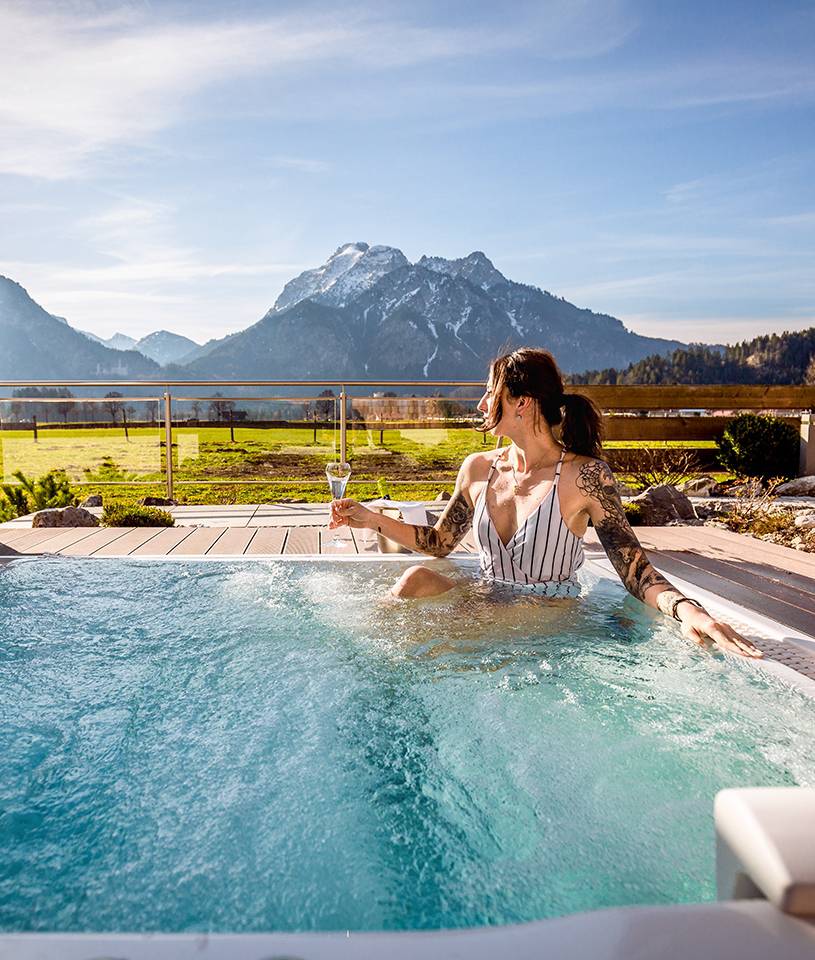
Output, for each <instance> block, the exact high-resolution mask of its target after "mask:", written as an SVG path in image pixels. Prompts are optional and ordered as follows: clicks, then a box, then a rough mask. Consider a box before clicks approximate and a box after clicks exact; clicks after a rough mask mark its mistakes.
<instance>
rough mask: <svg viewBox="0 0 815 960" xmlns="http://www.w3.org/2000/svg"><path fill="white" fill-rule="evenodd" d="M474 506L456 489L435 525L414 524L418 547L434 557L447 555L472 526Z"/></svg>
mask: <svg viewBox="0 0 815 960" xmlns="http://www.w3.org/2000/svg"><path fill="white" fill-rule="evenodd" d="M472 522H473V508H472V507H471V506H470V505H469V503H467V498H466V497H465V496H464V494H463V493H461V491H460V490H456V491H455V493H454V494H453V496H452V497H451V498H450V500H449V501H448V502H447V506H446V507H445V510H444V513H443V514H442V515H441V517H439V519H438V522H437V523H436V525H435V526H434V527H430V526H426V527H425V526H414V528H413V529H414V530H415V535H416V549H417V550H421V551H422V553H429V554H430V555H431V556H434V557H446V556H447V554H448V553H450V551H451V550H453V549H454V548H455V547H456V546H457V544H458V543H460V542H461V540H462V539H463V538H464V535H465V534H466V533H467V531H468V530H469V529H470V527H471V526H472Z"/></svg>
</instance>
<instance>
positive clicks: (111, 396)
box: [104, 390, 122, 427]
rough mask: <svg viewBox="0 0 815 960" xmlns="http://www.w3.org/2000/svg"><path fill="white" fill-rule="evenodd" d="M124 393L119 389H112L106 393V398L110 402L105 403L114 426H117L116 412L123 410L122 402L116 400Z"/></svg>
mask: <svg viewBox="0 0 815 960" xmlns="http://www.w3.org/2000/svg"><path fill="white" fill-rule="evenodd" d="M121 396H122V394H121V393H119V391H118V390H111V391H110V392H109V393H106V394H105V399H106V400H108V403H106V404H104V407H105V409H106V410H107V412H108V413H109V414H110V421H111V423H112V424H113V426H114V427H115V426H116V414H117V413H118V412H119V410H121V404H120V403H117V402H116V399H115V398H116V397H121Z"/></svg>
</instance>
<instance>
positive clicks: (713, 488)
mask: <svg viewBox="0 0 815 960" xmlns="http://www.w3.org/2000/svg"><path fill="white" fill-rule="evenodd" d="M677 489H678V490H681V492H682V493H684V494H685V495H686V496H688V497H720V496H721V495H722V493H723V491H724V487H723V486H722V485H721V484H720V483H717V482H716V481H715V480H714V479H713V477H694V478H693V479H692V480H686V481H685V482H684V483H682V484H680V485H679V487H677Z"/></svg>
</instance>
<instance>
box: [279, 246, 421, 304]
mask: <svg viewBox="0 0 815 960" xmlns="http://www.w3.org/2000/svg"><path fill="white" fill-rule="evenodd" d="M404 266H408V260H407V257H406V256H405V255H404V254H403V253H402V251H401V250H397V249H396V248H395V247H386V246H381V245H380V246H374V247H369V246H368V244H367V243H361V242H357V243H346V244H344V245H343V246H341V247H338V248H337V249H336V250H335V251H334V253H333V254H332V255H331V256H330V257H329V258H328V260H326V262H325V263H324V264H323V265H322V266H321V267H317V268H316V269H314V270H306V271H304V272H303V273H301V274H300V275H299V276H298V277H295V278H294V280H290V281H289V282H288V283H287V284H286V286H285V287H284V288H283V291H282V293H281V294H280V296H279V297H278V298H277V301H276V302H275V305H274V308H273V309H274V310H275V311H280V310H285V309H286V308H287V307H291V306H294V304H295V303H299V302H300V301H301V300H317V301H319V302H320V303H326V304H330V305H331V306H335V307H343V306H345V304H346V303H347V302H348V301H349V300H350V299H353V298H354V297H357V296H359V294H361V293H364V292H365V291H366V290H368V289H370V288H371V287H372V286H373V285H374V284H375V283H376V282H377V281H378V280H380V279H381V278H382V277H383V276H385V274H386V273H390V271H391V270H395V269H397V268H398V267H404Z"/></svg>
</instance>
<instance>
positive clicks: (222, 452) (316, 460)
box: [0, 425, 714, 503]
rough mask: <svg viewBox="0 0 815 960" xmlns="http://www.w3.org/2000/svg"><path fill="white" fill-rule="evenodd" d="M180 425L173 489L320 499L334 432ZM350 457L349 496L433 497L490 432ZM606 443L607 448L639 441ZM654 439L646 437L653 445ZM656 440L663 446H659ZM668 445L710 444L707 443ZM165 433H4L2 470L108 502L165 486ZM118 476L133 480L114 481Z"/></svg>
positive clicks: (377, 446)
mask: <svg viewBox="0 0 815 960" xmlns="http://www.w3.org/2000/svg"><path fill="white" fill-rule="evenodd" d="M233 430H234V440H233V439H232V436H233V435H232V434H231V433H230V428H229V426H224V427H223V428H219V427H195V426H190V427H176V428H174V429H173V466H174V475H175V484H176V486H175V493H176V497H177V498H178V499H179V500H182V501H186V502H190V503H200V502H213V503H250V502H266V501H269V500H281V499H304V500H310V501H311V500H323V499H325V498H326V496H327V490H326V487H325V473H324V471H325V464H326V463H328V462H330V461H331V460H333V459H338V458H339V451H338V443H339V434H338V431H332V430H322V429H316V430H315V429H314V428H313V427H311V426H305V425H304V426H303V427H286V428H283V427H269V428H266V429H262V428H256V427H245V428H244V427H241V426H239V425H236V426H234V427H233ZM347 438H348V457H349V459H350V460H351V462H352V465H353V471H354V472H353V475H352V480H351V484H350V486H349V494H351V495H353V496H355V497H359V498H368V497H373V496H376V495H377V493H378V490H379V488H381V487H383V485H384V484H386V485H387V489H388V492H389V493H390V495H391V496H392V497H394V498H395V499H396V498H399V499H432V498H433V497H435V496H436V494H437V493H439V492H440V491H441V490H450V489H452V486H453V482H454V480H455V475H456V471H457V469H458V466H459V464H460V463H461V461H462V460H463V459H464V457H465V456H467V454H469V453H473V452H474V451H477V450H486V449H490V448H491V447H492V446H493V445H494V440H493V439H492V438H491V437H486V438H485V437H484V436H483V435H482V434H480V433H478V432H477V431H476V430H475V429H474V428H466V427H457V428H450V429H445V428H441V427H439V428H417V429H394V430H388V429H383V430H378V429H375V430H365V429H353V428H352V427H351V425H349V429H348V433H347ZM641 445H642V444H640V443H637V442H636V441H617V442H615V441H612V442H610V443H608V444H607V448H608V449H615V448H617V449H622V448H632V447H637V446H641ZM656 445H657V444H652V446H656ZM660 446H661V444H660ZM670 446H691V447H700V448H701V447H713V446H714V444H713V443H712V442H711V443H704V442H694V443H689V444H688V443H685V444H683V443H681V442H675V443H673V442H672V443H670ZM163 461H164V432H163V430H161V429H160V428H158V427H131V428H130V429H129V436H128V437H125V435H124V431H123V429H122V428H121V427H110V426H94V427H88V428H83V429H61V428H58V427H55V428H51V427H43V426H41V427H40V429H39V434H38V438H37V440H36V441H35V440H34V437H33V434H32V433H31V432H29V431H18V430H2V431H0V474H2V477H3V479H4V481H5V482H9V481H11V480H13V474H14V472H15V471H17V470H22V471H23V472H24V473H25V474H26V475H28V476H39V475H41V474H43V473H45V472H46V471H48V470H50V469H53V468H57V467H60V468H63V469H64V470H66V472H67V473H68V476H69V477H70V479H71V481H72V482H73V483H75V484H79V485H81V486H80V490H81V492H82V493H96V492H99V493H104V495H105V497H106V502H122V503H131V502H133V501H134V500H135V499H137V498H138V497H141V496H145V495H148V494H149V495H162V494H163V492H164V490H165V485H164V475H163V465H164V463H163ZM123 481H127V482H129V483H130V484H131V485H129V486H126V487H125V486H115V485H114V484H118V483H121V482H123Z"/></svg>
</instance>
